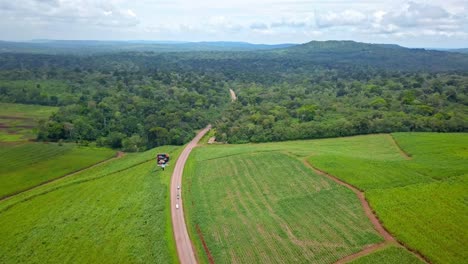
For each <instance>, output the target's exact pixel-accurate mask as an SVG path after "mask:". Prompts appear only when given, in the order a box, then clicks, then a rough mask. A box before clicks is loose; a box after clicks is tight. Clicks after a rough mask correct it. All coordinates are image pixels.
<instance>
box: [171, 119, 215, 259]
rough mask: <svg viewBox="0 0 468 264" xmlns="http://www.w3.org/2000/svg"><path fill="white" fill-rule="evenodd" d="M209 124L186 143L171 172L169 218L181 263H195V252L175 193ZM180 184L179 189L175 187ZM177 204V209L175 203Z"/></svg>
mask: <svg viewBox="0 0 468 264" xmlns="http://www.w3.org/2000/svg"><path fill="white" fill-rule="evenodd" d="M210 128H211V126H207V127H206V128H205V129H203V130H202V131H200V132H199V133H198V135H197V136H196V137H195V138H194V139H192V141H190V143H188V145H187V146H186V147H185V149H184V150H183V151H182V153H181V154H180V156H179V158H178V159H177V162H176V165H175V168H174V172H173V173H172V179H171V218H172V228H173V232H174V239H175V242H176V247H177V254H178V255H179V261H180V263H182V264H185V263H197V259H196V257H195V252H194V249H193V246H192V242H191V241H190V237H189V235H188V232H187V227H186V225H185V218H184V207H183V202H182V196H181V195H180V198H179V199H177V194H178V193H179V192H180V194H181V192H182V187H183V186H182V173H183V171H184V166H185V162H186V161H187V158H188V156H189V155H190V152H191V151H192V149H193V148H194V147H196V146H197V143H198V141H200V139H201V138H202V137H203V136H204V135H205V134H206V132H208V130H210ZM177 186H180V190H179V189H178V188H177ZM177 204H178V207H179V208H178V209H177V208H176V205H177Z"/></svg>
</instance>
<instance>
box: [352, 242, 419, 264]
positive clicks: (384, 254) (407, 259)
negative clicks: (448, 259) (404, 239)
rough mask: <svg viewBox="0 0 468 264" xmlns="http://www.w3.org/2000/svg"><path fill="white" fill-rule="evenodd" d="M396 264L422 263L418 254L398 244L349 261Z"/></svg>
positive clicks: (364, 263)
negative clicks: (413, 253) (415, 254)
mask: <svg viewBox="0 0 468 264" xmlns="http://www.w3.org/2000/svg"><path fill="white" fill-rule="evenodd" d="M374 263H379V264H395V263H404V264H422V263H424V262H422V261H421V260H419V259H418V258H417V257H416V256H414V255H412V254H411V253H409V252H408V251H406V250H405V249H403V248H401V247H396V246H389V247H386V248H384V249H382V250H378V251H376V252H374V253H372V254H370V255H368V256H364V257H361V258H359V259H356V260H354V261H351V262H349V264H374Z"/></svg>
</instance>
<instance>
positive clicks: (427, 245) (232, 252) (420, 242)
mask: <svg viewBox="0 0 468 264" xmlns="http://www.w3.org/2000/svg"><path fill="white" fill-rule="evenodd" d="M393 137H394V138H395V139H396V140H397V141H394V139H393ZM467 145H468V137H467V135H466V134H456V133H452V134H437V133H396V134H392V135H388V134H382V135H369V136H356V137H347V138H337V139H322V140H309V141H288V142H279V143H265V144H245V145H214V146H204V147H201V148H200V149H196V150H195V151H194V153H193V158H192V159H191V164H192V165H190V166H189V167H188V169H187V171H186V175H185V176H184V181H186V182H185V185H186V186H187V185H188V186H190V187H189V190H187V189H185V190H184V192H185V193H184V194H185V195H188V196H189V197H190V200H193V205H191V206H190V205H189V207H188V211H189V214H188V215H189V219H190V223H191V227H190V228H191V229H192V237H195V238H197V239H198V242H197V243H196V245H198V253H199V254H202V253H203V252H204V251H203V248H202V247H200V241H199V240H200V239H199V237H198V236H197V234H196V233H195V232H194V231H193V230H195V226H196V225H199V226H200V227H201V230H202V232H203V235H204V237H205V239H206V241H207V245H208V248H209V249H210V251H212V253H213V255H214V256H215V260H216V259H217V258H218V259H220V260H225V259H228V257H230V256H244V255H242V254H241V253H236V252H237V250H238V249H239V248H240V246H235V247H234V246H232V247H231V246H229V245H228V244H226V243H227V242H223V241H224V240H223V239H225V238H224V237H226V236H228V235H230V236H231V237H230V239H231V240H229V241H244V240H243V239H246V240H245V241H247V240H249V239H253V240H255V239H257V238H252V237H250V234H252V233H249V232H248V231H246V230H248V227H250V228H255V227H263V226H265V224H263V222H260V224H258V225H256V223H258V222H259V221H262V218H263V217H265V216H263V215H264V213H260V212H265V211H266V210H267V208H268V207H267V205H268V204H271V205H270V207H271V208H273V209H274V210H275V211H274V212H275V213H277V212H278V211H279V212H282V211H280V210H279V209H277V207H275V206H274V205H275V202H277V203H279V202H280V201H281V199H280V197H282V195H285V194H287V192H286V191H284V190H282V189H281V188H285V189H287V190H290V192H292V194H291V198H292V199H291V200H289V201H290V204H288V206H291V208H294V209H291V210H290V211H289V213H288V215H289V214H290V215H295V216H296V219H301V220H300V221H301V223H302V222H304V223H308V221H313V219H314V217H320V216H321V215H324V214H323V212H322V211H320V210H319V211H314V212H321V213H315V214H312V215H307V217H299V216H298V215H297V214H300V212H307V213H310V212H312V211H313V210H316V209H315V206H317V203H316V201H317V199H320V195H324V192H323V191H319V192H318V193H317V194H316V195H314V196H313V198H312V197H310V196H308V193H309V192H313V190H314V188H315V187H316V186H317V185H316V184H315V185H314V184H310V186H309V185H308V184H309V183H308V181H312V180H313V178H314V177H318V179H321V181H322V182H326V181H327V179H326V178H324V177H323V176H320V177H322V178H320V177H319V176H316V175H314V174H313V173H312V172H307V173H306V175H307V176H304V177H305V179H302V180H301V181H300V184H299V183H297V184H292V183H290V181H292V180H294V179H295V178H296V177H298V176H296V175H298V172H297V171H296V170H297V169H298V168H301V166H302V163H301V161H306V162H309V163H310V164H312V165H313V166H315V167H317V168H319V169H321V170H324V171H326V172H328V173H330V174H333V175H335V176H337V177H339V178H340V179H342V180H344V181H346V182H348V183H350V184H352V185H354V186H356V187H357V188H359V189H361V190H363V191H364V192H365V195H366V198H367V199H368V201H369V202H370V205H371V207H372V208H373V209H374V210H375V212H376V214H377V216H378V217H379V219H380V220H381V221H382V223H383V224H384V226H385V227H386V228H387V229H388V230H389V231H390V233H391V234H393V235H394V236H395V237H396V238H397V239H398V240H399V241H401V242H403V243H404V244H406V245H408V246H409V247H410V248H411V249H412V250H416V251H418V252H420V253H421V254H422V255H423V256H424V257H426V258H428V259H429V260H430V261H431V262H433V263H462V262H463V261H464V259H466V258H467V257H468V256H466V254H465V250H464V249H463V245H465V244H466V242H467V239H468V234H467V232H466V230H468V226H467V223H468V221H465V219H466V212H467V211H468V208H467V207H466V204H464V202H463V201H464V195H465V193H466V188H467V182H466V176H467V174H468V169H467V167H466V163H467V158H468V154H467V149H466V146H467ZM399 147H401V148H402V149H400V148H399ZM404 152H407V153H408V154H410V155H411V157H409V156H407V155H405V154H404ZM284 153H288V154H289V156H287V155H285V154H284ZM272 156H274V157H275V158H272ZM291 156H294V157H296V158H298V159H299V161H297V162H296V161H294V160H291ZM268 157H270V158H268ZM289 161H290V162H291V163H289ZM227 168H229V169H227ZM269 168H271V169H269ZM304 170H305V171H307V170H309V169H308V168H305V169H304ZM247 175H250V176H249V177H250V178H249V177H248V176H247ZM299 175H300V174H299ZM186 176H187V177H186ZM244 178H245V179H244ZM247 180H249V181H248V182H245V183H244V182H243V181H247ZM241 183H242V185H241ZM254 183H256V184H255V185H254ZM207 186H209V188H207ZM249 186H250V187H249ZM253 186H258V187H257V188H254V187H253ZM272 186H273V187H276V188H280V189H273V187H272ZM318 186H319V188H320V185H318ZM301 188H307V190H303V189H301ZM273 190H275V191H273ZM230 193H234V194H236V193H237V196H234V197H235V198H230V196H229V194H230ZM351 194H352V193H351ZM231 196H232V194H231ZM351 196H352V197H350V199H351V200H350V201H354V202H356V204H358V202H357V197H356V196H355V195H354V194H352V195H351ZM277 197H278V198H277ZM270 199H271V200H270ZM231 200H232V201H231ZM329 200H330V201H334V202H336V201H341V200H340V199H333V198H331V197H328V198H327V199H326V200H325V201H324V202H323V203H324V204H326V201H329ZM208 201H209V202H208ZM265 201H268V203H266V202H265ZM229 202H231V203H233V204H232V206H225V205H226V203H229ZM265 204H266V205H265ZM208 205H209V206H208ZM335 205H336V206H339V205H338V204H335ZM346 206H347V205H346ZM346 206H344V207H339V209H335V210H334V214H335V217H338V216H339V217H343V216H342V215H343V214H345V213H348V212H354V211H353V210H358V209H360V207H359V206H360V205H359V206H358V208H356V207H352V206H350V207H348V209H347V210H345V209H343V208H346ZM236 207H237V208H239V212H240V213H238V212H236V213H233V212H230V210H228V209H226V208H236ZM254 209H255V210H254ZM256 210H258V211H256ZM276 210H278V211H276ZM361 210H362V209H361ZM270 214H271V213H270ZM236 215H239V218H238V217H236ZM242 215H245V216H244V217H243V218H242V219H241V218H240V217H241V216H242ZM267 215H268V214H267ZM266 217H267V218H268V216H266ZM271 218H272V219H275V218H274V217H273V216H271ZM218 219H222V221H232V222H233V225H235V223H238V224H239V225H241V224H242V225H244V226H246V228H243V227H242V226H238V227H237V228H236V230H235V231H232V232H228V231H229V230H227V227H226V226H224V225H223V224H222V221H221V220H218ZM272 219H270V220H269V221H273V220H272ZM327 219H328V220H325V221H321V223H322V224H323V225H331V226H333V219H334V217H333V216H330V217H327ZM345 219H346V218H345ZM364 220H366V221H367V219H364ZM242 221H244V222H242ZM263 221H266V220H263ZM298 221H299V220H298ZM288 223H290V222H288ZM300 226H301V224H293V225H291V228H299V227H300ZM352 226H353V225H350V228H351V227H352ZM316 227H317V224H309V225H308V228H312V229H313V228H316ZM220 229H221V231H220ZM269 230H270V229H269ZM271 230H275V231H271V233H267V232H266V233H265V234H269V235H271V234H275V235H277V236H279V237H281V234H283V233H282V232H283V231H281V229H280V228H277V229H273V228H272V229H271ZM298 232H300V231H298ZM349 232H351V231H349ZM253 233H254V234H255V235H257V234H258V233H260V234H261V232H258V230H256V231H255V232H253ZM322 233H323V231H322ZM293 234H294V232H293ZM308 235H309V239H311V238H313V235H311V234H308ZM286 237H287V236H286ZM258 239H260V238H258ZM262 241H263V240H262ZM262 241H259V242H262ZM290 241H292V240H290ZM372 242H375V241H372V240H369V241H367V243H369V244H370V243H372ZM241 244H242V243H241ZM257 244H260V245H263V244H262V243H255V245H257ZM221 245H222V246H221ZM242 245H243V244H242ZM246 250H250V251H252V252H255V254H260V252H263V251H262V250H261V249H253V248H251V249H246ZM354 250H355V251H358V247H356V248H354ZM355 251H354V252H355ZM334 252H337V255H335V258H337V257H338V254H339V252H340V251H339V250H336V251H334ZM348 252H349V251H348ZM351 252H353V251H352V250H351ZM238 254H239V255H238ZM252 254H253V253H252ZM255 254H254V255H255ZM284 254H285V253H281V254H280V255H284ZM302 254H304V253H302ZM202 256H203V254H202ZM321 256H322V255H321ZM216 257H217V258H216ZM302 257H303V258H304V256H302ZM322 257H323V258H324V259H326V258H327V257H325V256H322ZM328 257H329V256H328ZM331 258H333V257H331ZM335 260H336V259H335ZM321 261H326V260H321ZM328 261H333V260H328ZM278 262H281V261H280V260H278Z"/></svg>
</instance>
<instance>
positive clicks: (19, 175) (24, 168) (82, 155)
mask: <svg viewBox="0 0 468 264" xmlns="http://www.w3.org/2000/svg"><path fill="white" fill-rule="evenodd" d="M113 156H115V151H113V150H111V149H105V148H90V147H78V146H76V145H74V144H63V145H62V146H60V145H59V144H56V143H28V142H23V143H0V160H1V161H2V166H0V198H1V197H4V196H7V195H10V194H13V193H17V192H20V191H23V190H25V189H28V188H31V187H33V186H36V185H38V184H41V183H43V182H46V181H49V180H52V179H55V178H57V177H60V176H63V175H65V174H68V173H72V172H74V171H77V170H80V169H83V168H85V167H89V166H91V165H93V164H95V163H97V162H100V161H102V160H105V159H109V158H111V157H113Z"/></svg>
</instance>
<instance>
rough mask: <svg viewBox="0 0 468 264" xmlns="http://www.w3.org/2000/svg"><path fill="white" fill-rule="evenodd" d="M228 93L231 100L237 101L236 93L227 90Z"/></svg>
mask: <svg viewBox="0 0 468 264" xmlns="http://www.w3.org/2000/svg"><path fill="white" fill-rule="evenodd" d="M229 93H230V94H231V100H232V101H233V102H234V101H236V100H237V96H236V93H235V92H234V90H232V89H229Z"/></svg>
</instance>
